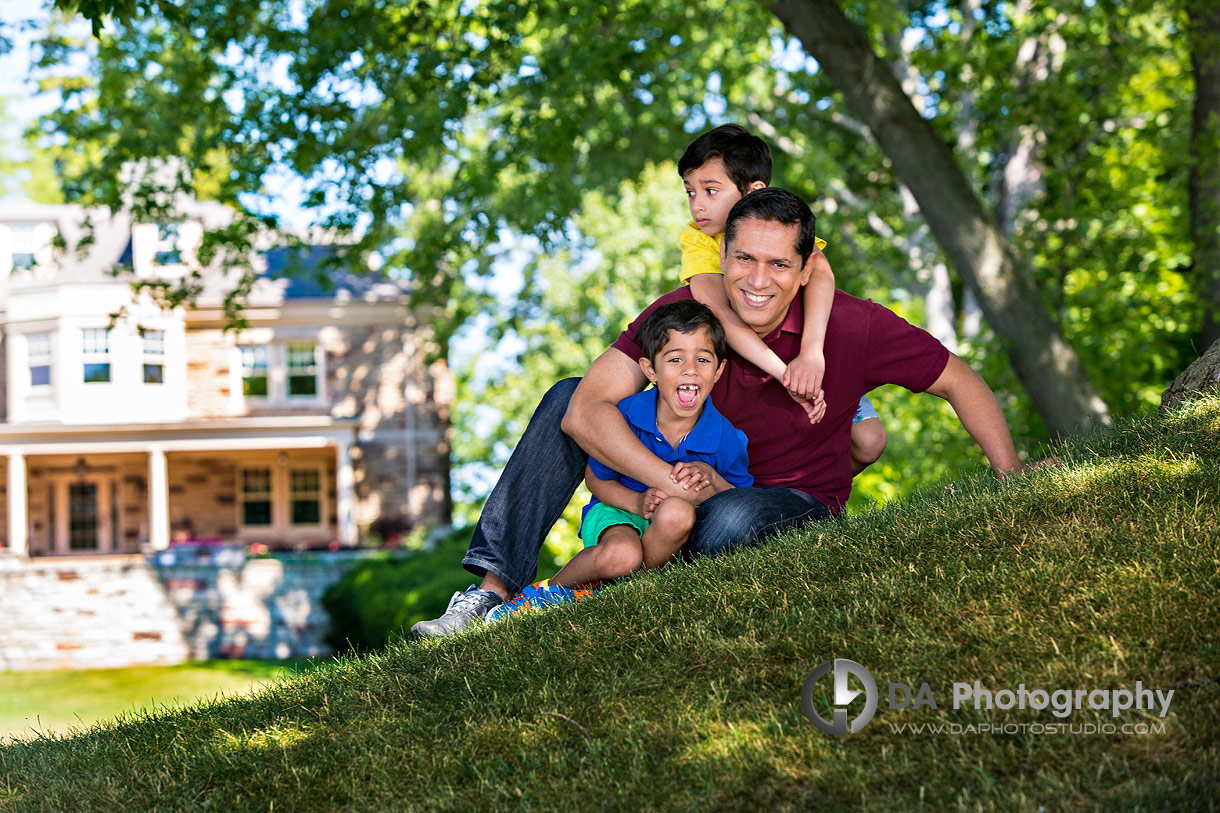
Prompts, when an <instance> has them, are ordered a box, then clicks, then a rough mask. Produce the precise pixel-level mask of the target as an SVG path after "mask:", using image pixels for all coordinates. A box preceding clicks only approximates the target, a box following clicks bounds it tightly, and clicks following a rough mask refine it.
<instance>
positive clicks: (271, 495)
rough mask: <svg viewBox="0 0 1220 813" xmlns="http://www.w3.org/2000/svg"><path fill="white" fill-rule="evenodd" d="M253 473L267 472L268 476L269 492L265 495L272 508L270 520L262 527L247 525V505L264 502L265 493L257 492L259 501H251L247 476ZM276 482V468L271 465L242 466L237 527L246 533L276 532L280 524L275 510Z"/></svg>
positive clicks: (239, 475)
mask: <svg viewBox="0 0 1220 813" xmlns="http://www.w3.org/2000/svg"><path fill="white" fill-rule="evenodd" d="M253 472H260V473H261V472H265V473H266V475H267V491H266V492H265V495H266V502H267V505H268V507H269V508H270V513H269V514H268V520H267V523H266V524H265V525H262V524H260V525H247V524H246V503H248V502H263V501H264V500H263V497H264V492H255V495H256V496H257V498H258V499H249V494H248V493H247V491H246V475H247V474H250V473H253ZM275 481H276V470H275V466H273V465H272V464H270V463H268V464H267V465H265V466H242V467H241V470H240V472H238V477H237V501H238V509H237V510H238V515H237V525H238V527H239V528H241V529H242V530H243V531H245V530H251V531H270V530H274V528H275V527H276V525H277V524H278V523H277V522H276V510H275V504H276V499H275V492H276V488H275Z"/></svg>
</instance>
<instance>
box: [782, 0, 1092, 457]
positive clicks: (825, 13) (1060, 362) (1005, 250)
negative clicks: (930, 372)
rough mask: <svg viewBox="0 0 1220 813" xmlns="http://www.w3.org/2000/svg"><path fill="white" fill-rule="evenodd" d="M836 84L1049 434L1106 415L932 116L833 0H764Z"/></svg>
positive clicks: (1075, 357) (1078, 364)
mask: <svg viewBox="0 0 1220 813" xmlns="http://www.w3.org/2000/svg"><path fill="white" fill-rule="evenodd" d="M769 8H770V9H771V11H772V12H773V13H774V14H775V16H776V17H778V18H779V19H780V21H781V22H783V24H784V26H785V28H786V29H787V30H788V32H789V33H790V34H792V35H793V36H795V37H797V38H798V39H800V41H801V42H802V43H803V45H804V46H805V49H806V51H808V53H809V54H810V55H811V56H813V57H814V58H815V59H817V61H818V63H819V65H820V66H821V69H822V70H824V71H825V72H826V75H827V76H828V77H829V78H830V79H831V81H833V82H834V83H835V85H837V86H838V87H839V89H840V90H841V91H842V92H843V95H844V97H845V98H846V99H847V102H848V104H850V105H851V107H852V108H853V109H854V110H855V111H856V113H857V115H859V116H860V118H861V119H862V120H863V121H864V122H865V124H867V125H868V126H869V128H870V129H871V130H872V131H873V134H874V135H875V136H876V139H877V143H878V144H879V145H880V146H881V149H882V151H883V152H885V154H886V155H887V156H888V157H889V159H890V161H891V162H892V163H893V166H894V171H895V174H896V175H897V176H898V178H899V179H900V180H901V181H902V182H903V183H904V184H906V186H907V187H908V188H909V189H910V190H911V193H912V194H913V195H914V196H915V199H916V200H917V201H918V202H919V206H920V209H921V210H922V212H923V215H924V218H925V219H926V220H927V222H928V225H929V227H930V228H931V229H932V233H933V234H934V235H935V236H936V239H937V241H938V242H939V243H940V244H941V246H943V247H944V249H945V253H946V254H947V255H948V256H949V259H950V260H951V261H952V263H953V265H954V267H955V268H956V269H957V271H958V273H959V274H960V275H961V276H962V279H963V280H964V281H965V282H966V284H967V285H968V286H969V287H970V289H971V290H973V291H974V293H975V294H976V295H977V297H978V300H979V303H980V305H981V306H982V308H983V312H984V314H985V315H986V317H987V320H988V322H990V323H991V326H992V328H994V329H995V331H996V333H997V334H998V335H999V336H1000V337H1002V338H1003V339H1004V340H1005V342H1006V344H1007V349H1008V357H1009V360H1010V361H1011V362H1012V366H1013V369H1014V370H1015V371H1016V373H1017V375H1018V377H1020V379H1021V381H1022V382H1023V383H1024V384H1025V388H1026V390H1027V391H1028V392H1029V394H1030V397H1031V398H1032V399H1033V402H1034V408H1035V409H1037V411H1038V414H1039V415H1040V416H1041V417H1042V420H1043V422H1044V423H1045V424H1046V426H1047V429H1049V430H1050V431H1051V433H1052V434H1066V433H1070V432H1073V431H1075V430H1077V429H1079V428H1081V427H1082V426H1084V425H1086V424H1089V423H1094V422H1096V423H1103V424H1108V423H1109V422H1110V415H1109V410H1108V409H1107V408H1106V405H1105V403H1104V402H1103V401H1102V400H1101V398H1100V397H1099V396H1098V395H1097V393H1096V391H1095V390H1094V389H1093V387H1092V385H1091V384H1090V383H1089V381H1088V378H1087V377H1086V376H1085V373H1084V368H1083V367H1082V366H1081V364H1080V359H1079V358H1078V357H1077V355H1076V352H1075V350H1073V349H1072V347H1071V346H1070V345H1069V344H1068V343H1067V342H1066V341H1065V340H1064V338H1063V336H1062V335H1061V334H1060V332H1059V329H1058V327H1057V326H1056V325H1055V323H1054V322H1053V321H1052V320H1051V318H1050V315H1049V313H1048V312H1047V309H1046V306H1045V304H1043V302H1042V299H1041V297H1040V296H1039V294H1038V291H1037V290H1036V289H1035V288H1034V285H1033V282H1032V281H1031V280H1030V278H1029V276H1028V275H1026V274H1022V273H1020V272H1019V271H1018V269H1017V265H1016V262H1015V259H1014V257H1013V252H1012V249H1011V247H1010V246H1009V244H1008V241H1007V240H1005V238H1004V235H1003V234H1002V233H1001V232H1000V230H999V228H998V227H997V225H996V223H995V220H994V219H993V218H992V217H991V216H990V215H989V213H988V212H987V211H986V209H985V208H984V207H983V204H982V203H981V202H980V201H979V199H978V197H977V195H975V193H974V190H973V189H971V187H970V184H969V182H968V181H967V180H966V177H965V175H964V174H963V173H962V170H961V168H960V167H959V166H958V165H957V163H956V161H955V160H954V157H953V153H952V152H951V151H950V149H949V148H948V147H947V146H946V145H945V144H944V142H943V141H941V140H940V137H939V136H938V135H937V134H936V131H935V130H934V129H933V128H932V125H931V124H930V123H929V122H928V121H927V120H925V119H924V118H922V117H921V116H920V115H919V113H918V111H916V110H915V107H914V106H913V105H912V104H911V101H910V99H909V98H908V97H907V96H906V95H905V94H904V93H903V92H902V88H901V87H900V86H899V84H898V80H897V79H896V78H895V77H894V74H893V73H892V72H891V71H890V69H889V68H888V66H887V65H886V63H885V62H884V61H882V60H881V59H880V58H879V57H878V56H877V54H876V53H875V52H874V51H873V49H872V46H870V45H869V43H868V41H867V40H865V38H864V35H863V34H862V33H861V32H860V30H859V29H858V28H857V27H856V26H855V25H854V24H853V23H851V22H850V21H849V20H848V19H847V17H846V16H845V15H844V14H843V11H842V9H840V8H839V5H838V3H837V2H836V0H776V1H775V2H773V3H771V4H770V5H769Z"/></svg>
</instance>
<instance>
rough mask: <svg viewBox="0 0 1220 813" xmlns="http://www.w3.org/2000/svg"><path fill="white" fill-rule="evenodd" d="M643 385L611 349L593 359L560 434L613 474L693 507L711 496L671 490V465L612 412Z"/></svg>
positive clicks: (635, 367)
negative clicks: (617, 473) (564, 434)
mask: <svg viewBox="0 0 1220 813" xmlns="http://www.w3.org/2000/svg"><path fill="white" fill-rule="evenodd" d="M647 385H648V378H647V377H645V375H644V371H643V370H641V369H640V365H639V364H637V363H635V362H634V361H632V360H631V359H630V358H628V357H627V355H626V354H624V353H623V352H622V351H621V350H618V349H616V348H613V347H611V348H610V349H609V350H607V351H606V352H604V353H602V354H601V355H600V356H598V357H597V360H596V361H594V362H593V364H592V366H590V367H589V371H588V372H587V373H585V376H584V378H582V379H581V381H580V385H579V386H577V387H576V392H574V393H573V394H572V400H571V401H570V402H569V403H568V411H567V413H566V414H565V415H564V416H563V431H564V432H565V433H566V434H567V435H568V437H570V438H572V439H573V440H575V441H576V442H577V443H579V444H580V447H581V448H582V449H584V450H585V451H586V452H588V453H589V455H590V456H591V457H595V458H597V459H598V460H599V461H601V462H602V463H604V464H606V465H607V466H609V467H610V468H612V469H614V470H615V471H617V472H621V473H623V474H626V475H628V476H629V477H632V478H634V479H636V480H638V481H640V482H641V483H643V484H644V485H647V486H650V487H652V488H659V489H661V490H662V491H664V492H666V493H667V494H670V495H671V496H676V497H682V499H684V500H686V501H688V502H691V503H694V504H696V505H698V504H699V503H701V502H703V500H705V499H707V498H708V497H710V496H711V494H710V493H707V492H698V493H696V492H695V491H693V490H692V491H683V490H682V489H679V488H676V487H675V486H674V483H673V481H672V480H670V479H669V472H670V470H671V466H670V465H669V464H668V463H666V462H665V461H663V460H661V458H659V457H657V456H656V455H654V454H653V453H652V452H650V451H648V449H647V448H645V447H644V444H642V443H640V440H639V438H637V437H636V436H635V433H634V432H632V431H631V428H630V427H629V426H627V421H626V420H624V419H623V413H621V412H619V411H618V402H619V401H621V400H623V399H624V398H626V397H627V396H629V395H635V394H636V393H637V392H640V391H641V390H643V389H644V387H645V386H647Z"/></svg>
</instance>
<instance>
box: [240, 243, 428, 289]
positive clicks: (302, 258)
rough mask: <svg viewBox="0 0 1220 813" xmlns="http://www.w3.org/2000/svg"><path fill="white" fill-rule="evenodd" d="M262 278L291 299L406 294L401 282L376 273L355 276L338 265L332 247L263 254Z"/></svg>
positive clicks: (283, 249)
mask: <svg viewBox="0 0 1220 813" xmlns="http://www.w3.org/2000/svg"><path fill="white" fill-rule="evenodd" d="M263 256H264V258H265V260H266V264H267V265H266V269H265V270H264V271H263V273H262V276H263V277H265V278H267V279H269V280H274V281H278V282H279V284H280V285H281V286H282V291H281V295H282V296H283V297H284V299H285V300H290V299H341V300H352V299H359V300H365V301H383V300H386V299H401V298H402V297H404V296H406V295H407V294H408V293H409V289H408V284H407V282H406V281H404V280H393V279H387V278H385V277H384V276H382V275H381V274H380V273H379V272H376V271H366V272H365V273H354V272H353V271H352V270H351V269H350V267H343V266H342V265H339V263H340V262H342V261H340V260H338V259H337V256H336V249H335V247H334V246H321V245H310V246H301V247H289V246H278V247H276V248H272V249H270V250H269V251H266V252H265V253H264V255H263Z"/></svg>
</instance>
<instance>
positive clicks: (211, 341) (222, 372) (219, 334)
mask: <svg viewBox="0 0 1220 813" xmlns="http://www.w3.org/2000/svg"><path fill="white" fill-rule="evenodd" d="M233 345H234V340H233V338H232V336H231V335H229V334H226V333H224V332H223V331H220V330H188V331H186V413H187V416H188V417H191V418H228V417H231V416H232V415H234V410H233V400H232V397H231V396H232V393H231V387H230V381H231V380H232V379H231V377H230V376H231V372H230V366H231V364H232V361H233Z"/></svg>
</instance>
